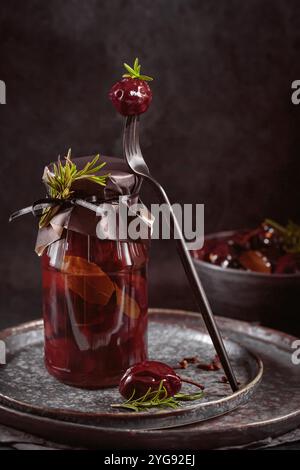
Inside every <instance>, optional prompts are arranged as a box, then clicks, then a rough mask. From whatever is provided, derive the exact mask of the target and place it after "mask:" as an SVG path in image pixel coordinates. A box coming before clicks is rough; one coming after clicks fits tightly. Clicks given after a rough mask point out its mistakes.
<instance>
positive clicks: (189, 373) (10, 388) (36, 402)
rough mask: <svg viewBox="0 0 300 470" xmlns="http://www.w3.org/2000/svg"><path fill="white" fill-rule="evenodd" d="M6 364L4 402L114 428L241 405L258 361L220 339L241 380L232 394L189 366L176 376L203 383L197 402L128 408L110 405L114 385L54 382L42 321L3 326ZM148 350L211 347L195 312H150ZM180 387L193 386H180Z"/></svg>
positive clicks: (208, 353)
mask: <svg viewBox="0 0 300 470" xmlns="http://www.w3.org/2000/svg"><path fill="white" fill-rule="evenodd" d="M1 337H2V338H3V339H4V340H5V343H6V347H7V351H8V355H7V365H6V366H5V367H2V368H1V369H0V403H1V404H3V405H5V406H6V407H9V408H13V409H16V410H19V411H22V412H26V413H31V414H35V415H40V416H46V417H51V418H55V419H59V420H62V421H70V422H73V423H81V424H85V425H91V424H92V425H97V426H105V427H106V428H117V429H122V428H123V429H132V430H136V429H162V428H169V427H175V426H182V425H186V424H191V423H195V422H198V421H202V420H206V419H209V418H212V417H216V416H219V415H221V414H224V413H228V412H229V411H232V410H233V409H234V408H236V407H238V406H240V405H242V404H245V403H246V402H247V401H248V400H249V398H250V397H251V396H252V394H253V392H254V391H255V389H256V387H257V386H258V384H259V382H260V380H261V377H262V371H263V366H262V363H261V361H260V360H259V359H258V358H257V357H256V356H255V355H253V354H252V353H250V352H249V351H248V350H247V349H246V348H245V347H243V346H241V345H239V344H238V343H236V342H234V341H232V340H228V339H227V340H226V341H225V344H226V348H227V351H228V353H229V356H230V359H231V361H232V364H233V368H234V370H235V372H236V375H237V378H238V380H239V382H240V384H241V386H240V390H239V391H238V392H236V393H232V392H231V389H230V386H229V385H228V384H224V383H223V382H222V381H221V377H222V375H223V374H224V373H223V371H222V370H220V371H213V372H212V371H203V370H200V369H197V367H196V366H193V365H190V366H189V367H188V368H187V369H185V370H182V371H180V373H181V375H183V376H186V377H189V378H192V379H194V380H196V381H198V382H201V383H203V384H204V385H205V395H204V398H203V399H202V400H200V401H195V402H182V406H181V407H180V408H178V409H175V410H174V409H165V410H150V411H146V412H139V413H135V412H131V411H124V410H120V409H115V408H111V406H110V405H111V404H112V403H117V402H120V401H122V398H121V397H120V395H119V392H118V389H117V387H115V388H107V389H102V390H93V391H91V390H82V389H78V388H73V387H69V386H67V385H64V384H62V383H60V382H58V381H57V380H56V379H54V378H53V377H52V376H50V375H49V374H48V373H47V371H46V370H45V367H44V364H43V327H42V322H41V321H38V322H33V323H29V324H25V325H21V326H19V327H17V328H14V329H11V330H8V331H6V332H5V333H4V334H2V335H1ZM149 355H150V357H151V358H152V359H156V360H160V361H163V362H166V363H169V364H171V365H172V364H176V363H177V364H178V362H179V361H180V360H181V359H182V358H183V357H191V356H195V355H197V356H198V357H200V358H201V361H203V362H205V363H208V362H211V360H212V358H213V357H214V355H215V351H214V348H213V345H212V343H211V340H210V338H209V336H208V335H207V333H205V330H204V328H203V324H202V321H201V319H200V317H199V315H187V314H185V313H182V314H178V313H168V314H167V313H166V312H164V313H162V312H156V313H152V314H151V315H150V326H149ZM184 389H185V390H186V391H189V392H192V391H195V387H193V386H190V385H184Z"/></svg>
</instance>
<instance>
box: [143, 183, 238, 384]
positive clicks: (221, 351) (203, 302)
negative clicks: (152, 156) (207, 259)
mask: <svg viewBox="0 0 300 470" xmlns="http://www.w3.org/2000/svg"><path fill="white" fill-rule="evenodd" d="M144 178H145V179H147V180H149V181H150V182H151V183H152V184H153V185H154V186H155V188H156V190H158V192H159V194H160V196H161V197H162V198H163V200H164V201H165V202H166V203H167V204H168V206H169V210H170V216H171V221H172V224H171V230H172V232H173V234H177V235H178V236H175V241H176V245H177V251H178V253H179V256H180V259H181V262H182V264H183V267H184V270H185V273H186V275H187V278H188V280H189V283H190V285H191V287H192V290H193V292H194V296H195V298H196V301H197V304H198V306H199V309H200V313H202V316H203V319H204V323H205V325H206V328H207V330H208V332H209V334H210V337H211V339H212V342H213V344H214V347H215V349H216V352H217V354H218V356H219V358H220V362H221V364H222V367H223V369H224V372H225V375H226V377H227V379H228V382H229V384H230V386H231V388H232V390H233V392H235V391H237V390H238V388H239V387H238V383H237V380H236V377H235V374H234V371H233V369H232V366H231V363H230V360H229V357H228V354H227V351H226V349H225V346H224V343H223V340H222V336H221V334H220V331H219V328H218V326H217V324H216V321H215V318H214V315H213V313H212V310H211V307H210V305H209V302H208V299H207V297H206V294H205V291H204V288H203V286H202V283H201V281H200V278H199V276H198V274H197V271H196V268H195V265H194V263H193V260H192V257H191V255H190V252H189V250H188V248H187V246H186V243H185V239H184V236H183V233H182V230H181V227H180V225H179V223H178V220H177V218H176V215H175V213H174V211H173V208H172V205H171V203H170V200H169V198H168V196H167V194H166V192H165V190H164V188H163V187H162V186H161V185H160V184H159V183H158V181H156V180H155V179H154V178H152V176H150V175H144Z"/></svg>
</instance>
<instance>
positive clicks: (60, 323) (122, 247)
mask: <svg viewBox="0 0 300 470" xmlns="http://www.w3.org/2000/svg"><path fill="white" fill-rule="evenodd" d="M147 262H148V245H147V242H146V241H142V240H139V241H110V240H100V239H98V238H96V237H92V236H90V235H84V234H80V233H78V232H74V231H71V230H68V231H67V232H66V233H65V236H64V238H63V239H61V240H59V241H57V242H55V243H53V244H52V245H51V246H50V247H49V248H48V251H47V252H46V253H45V254H44V255H43V258H42V270H43V314H44V323H45V363H46V367H47V369H48V371H49V372H50V374H52V375H54V376H55V377H56V378H57V379H59V380H61V381H62V382H64V383H67V384H69V385H73V386H78V387H83V388H91V389H92V388H101V387H106V386H112V385H116V384H118V382H119V379H120V377H121V376H122V374H123V373H124V371H125V370H126V369H127V368H128V367H129V366H131V365H132V364H134V363H136V362H140V361H144V360H145V359H146V358H147V307H148V300H147Z"/></svg>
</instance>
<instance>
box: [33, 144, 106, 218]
mask: <svg viewBox="0 0 300 470" xmlns="http://www.w3.org/2000/svg"><path fill="white" fill-rule="evenodd" d="M99 158H100V156H99V154H98V155H95V157H94V158H93V160H92V161H90V162H88V163H87V164H86V165H85V166H84V168H83V169H82V170H78V169H77V166H76V164H75V163H73V162H72V160H71V149H69V150H68V153H67V156H66V157H65V164H63V163H62V162H61V160H60V159H59V160H58V162H57V164H56V163H54V164H53V172H50V170H49V169H47V171H46V173H45V175H44V177H43V179H44V182H45V183H46V184H47V186H48V188H49V195H50V197H53V198H57V199H69V198H70V196H71V195H72V194H73V193H74V191H72V185H73V183H74V182H75V181H78V180H83V179H86V180H89V181H94V182H95V183H97V184H99V185H101V186H105V185H106V179H107V177H108V176H109V174H107V175H102V176H97V175H96V173H97V172H98V171H99V170H100V169H101V168H103V167H104V165H106V162H102V163H99ZM57 210H58V208H57V207H53V208H49V209H45V211H44V213H43V215H42V217H41V218H40V222H39V226H40V227H45V226H46V225H48V223H49V221H50V220H51V218H52V217H53V216H54V215H55V213H56V212H57Z"/></svg>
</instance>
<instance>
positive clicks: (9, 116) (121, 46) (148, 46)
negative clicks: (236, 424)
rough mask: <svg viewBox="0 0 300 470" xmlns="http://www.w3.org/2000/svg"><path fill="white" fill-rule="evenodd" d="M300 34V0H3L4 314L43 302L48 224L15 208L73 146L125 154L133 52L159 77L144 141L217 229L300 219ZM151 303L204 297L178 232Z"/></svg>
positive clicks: (159, 248)
mask: <svg viewBox="0 0 300 470" xmlns="http://www.w3.org/2000/svg"><path fill="white" fill-rule="evenodd" d="M299 48H300V3H299V1H298V0H294V1H293V0H289V1H287V0H272V1H271V0H269V1H268V0H265V1H263V0H261V1H259V0H247V1H244V2H241V1H240V0H222V1H218V2H216V1H213V0H211V1H209V0H204V1H202V0H169V1H166V0H136V1H133V0H127V1H125V0H106V1H105V0H103V1H99V0H84V1H82V0H66V1H61V0H48V1H47V2H42V1H41V0H26V1H22V2H21V1H20V0H9V1H8V0H2V1H1V7H0V79H1V80H5V82H6V85H7V104H6V105H2V106H0V149H1V156H0V170H1V185H0V197H1V213H0V216H1V221H0V224H1V263H0V276H1V306H0V307H1V311H0V325H1V326H2V325H9V324H14V323H16V322H18V321H20V320H26V319H28V318H31V317H36V316H39V315H40V281H39V259H38V258H37V257H36V255H35V254H34V252H33V247H34V242H35V236H36V224H35V221H34V220H33V219H32V218H30V217H29V216H28V217H27V218H23V219H20V220H18V221H16V222H15V223H14V224H11V225H10V226H8V223H7V219H8V216H9V214H10V212H12V211H13V210H15V209H17V208H20V207H22V206H24V205H28V204H29V203H31V202H32V201H33V200H35V199H37V198H38V197H40V196H41V194H42V186H41V184H40V177H41V172H42V169H43V166H44V165H45V164H46V163H47V162H48V161H49V160H52V159H54V158H56V156H57V155H58V154H62V153H64V152H65V151H66V149H67V148H68V147H72V149H73V154H74V155H82V154H87V153H93V152H99V151H100V152H101V153H103V154H114V155H120V154H121V129H122V119H121V117H119V116H117V115H116V113H115V111H114V109H113V107H112V106H111V104H110V103H109V101H108V100H107V91H108V90H109V88H110V86H111V85H112V83H113V82H114V81H116V80H117V79H118V78H119V76H120V73H121V64H122V62H123V61H124V60H126V61H127V62H132V61H133V59H134V58H135V56H138V57H139V58H140V61H141V63H142V65H143V66H144V72H145V73H148V74H150V75H154V76H155V78H156V80H155V81H154V82H153V86H152V88H153V93H154V99H153V104H152V106H151V108H150V111H149V112H148V113H147V115H145V116H144V117H143V119H142V146H143V151H144V154H145V157H146V159H147V161H148V162H149V166H150V168H151V170H152V173H153V175H155V176H156V177H157V179H159V180H160V181H161V182H162V183H163V184H164V185H165V187H166V189H167V190H168V192H169V195H170V197H171V199H172V200H173V201H174V202H175V201H176V202H186V203H196V202H199V203H202V202H203V203H205V207H206V212H205V218H206V231H207V232H210V231H214V230H219V229H229V228H237V227H242V226H250V225H252V224H256V223H258V222H259V221H260V220H261V219H262V218H264V217H265V216H269V217H274V218H277V219H279V220H281V221H283V222H285V221H286V219H287V217H292V218H294V219H296V220H299V203H298V191H299V174H300V172H299V154H300V148H299V147H300V133H299V129H300V106H299V107H298V108H297V107H296V106H294V105H292V104H291V99H290V95H291V82H292V81H293V80H295V79H300V61H299ZM147 198H150V199H151V198H152V200H153V201H154V200H155V198H154V196H153V195H151V193H149V194H147ZM150 304H151V305H154V306H169V307H178V308H180V307H183V308H185V307H187V308H190V307H193V301H192V300H191V298H190V291H189V288H188V286H187V284H186V281H185V278H184V275H183V271H182V269H181V265H180V263H179V261H178V259H177V257H176V252H175V250H174V247H173V244H172V242H167V241H164V242H153V246H152V260H151V266H150Z"/></svg>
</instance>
